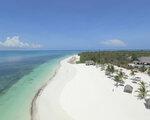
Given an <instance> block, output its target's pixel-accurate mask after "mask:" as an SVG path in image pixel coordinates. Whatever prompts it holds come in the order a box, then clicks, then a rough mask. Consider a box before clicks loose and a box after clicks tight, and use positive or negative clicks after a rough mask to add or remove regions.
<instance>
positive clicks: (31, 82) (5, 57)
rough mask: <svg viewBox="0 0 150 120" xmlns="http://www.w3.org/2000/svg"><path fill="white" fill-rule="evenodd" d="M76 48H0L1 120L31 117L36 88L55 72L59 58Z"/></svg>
mask: <svg viewBox="0 0 150 120" xmlns="http://www.w3.org/2000/svg"><path fill="white" fill-rule="evenodd" d="M74 53H77V52H75V51H1V52H0V120H30V107H31V102H32V99H33V98H34V96H35V94H36V92H37V91H38V89H39V88H40V87H41V86H42V85H44V84H45V83H46V82H47V81H48V80H49V79H50V78H51V77H52V76H53V75H54V73H55V70H56V69H57V67H58V65H59V61H60V60H61V59H62V58H64V57H65V56H67V55H71V54H74Z"/></svg>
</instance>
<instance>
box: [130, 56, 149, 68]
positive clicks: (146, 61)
mask: <svg viewBox="0 0 150 120" xmlns="http://www.w3.org/2000/svg"><path fill="white" fill-rule="evenodd" d="M128 66H132V67H142V66H145V67H150V57H140V58H138V60H136V61H133V63H130V64H128Z"/></svg>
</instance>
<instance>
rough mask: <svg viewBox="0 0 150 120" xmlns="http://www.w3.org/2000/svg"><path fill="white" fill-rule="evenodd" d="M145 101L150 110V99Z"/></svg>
mask: <svg viewBox="0 0 150 120" xmlns="http://www.w3.org/2000/svg"><path fill="white" fill-rule="evenodd" d="M145 101H146V103H145V106H146V108H147V109H150V98H149V99H147V100H145Z"/></svg>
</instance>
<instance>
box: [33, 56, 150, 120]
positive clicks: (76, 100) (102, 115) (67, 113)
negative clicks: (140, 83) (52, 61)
mask: <svg viewBox="0 0 150 120" xmlns="http://www.w3.org/2000/svg"><path fill="white" fill-rule="evenodd" d="M69 59H70V58H67V59H65V60H63V61H61V67H60V69H59V70H58V72H57V74H56V76H55V77H54V78H53V79H52V80H51V81H50V82H49V84H48V85H47V86H46V87H45V88H44V90H43V91H42V92H41V94H40V95H39V97H38V98H37V100H36V111H35V113H36V114H35V119H36V120H149V119H150V110H148V109H146V108H145V106H144V104H143V101H140V100H137V97H136V96H135V95H136V93H135V92H133V93H132V94H129V93H124V92H123V87H121V86H120V87H118V88H114V83H115V82H114V81H113V80H111V79H110V78H108V77H107V76H106V75H105V72H104V71H101V69H100V68H96V67H95V66H86V65H85V64H70V63H68V60H69ZM123 71H124V72H125V73H126V74H129V71H128V70H125V69H123ZM136 76H140V77H141V78H142V80H144V81H147V82H148V81H150V77H149V76H148V75H146V74H144V73H138V74H137V75H136ZM125 84H130V85H132V86H133V87H134V91H135V90H136V89H137V85H136V84H134V83H132V82H131V80H130V79H127V80H126V82H125ZM113 88H114V91H113Z"/></svg>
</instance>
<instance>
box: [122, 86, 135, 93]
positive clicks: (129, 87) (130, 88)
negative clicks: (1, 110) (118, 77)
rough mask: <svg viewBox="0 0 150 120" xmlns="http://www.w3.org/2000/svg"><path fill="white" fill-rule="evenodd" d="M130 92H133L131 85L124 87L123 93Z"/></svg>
mask: <svg viewBox="0 0 150 120" xmlns="http://www.w3.org/2000/svg"><path fill="white" fill-rule="evenodd" d="M132 91H133V87H132V86H131V85H126V86H125V87H124V92H127V93H132Z"/></svg>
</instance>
